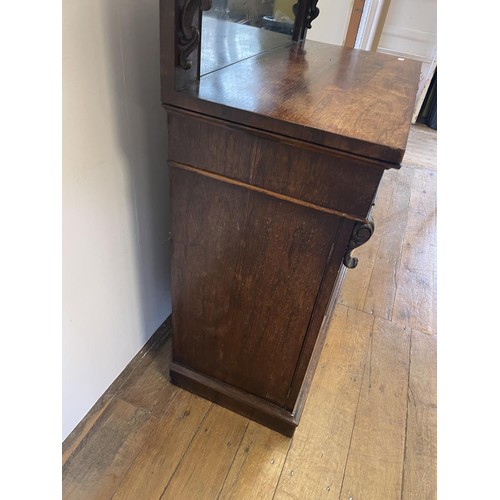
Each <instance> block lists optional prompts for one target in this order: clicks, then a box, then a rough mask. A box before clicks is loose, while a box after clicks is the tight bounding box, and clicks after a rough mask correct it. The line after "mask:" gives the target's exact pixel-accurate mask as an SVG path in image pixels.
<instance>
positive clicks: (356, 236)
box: [344, 219, 375, 269]
mask: <svg viewBox="0 0 500 500" xmlns="http://www.w3.org/2000/svg"><path fill="white" fill-rule="evenodd" d="M374 230H375V225H374V224H373V220H371V219H370V220H366V221H364V222H356V225H355V226H354V229H353V230H352V234H351V239H350V241H349V244H348V245H347V252H346V253H345V255H344V266H346V267H348V268H349V269H354V268H355V267H356V266H357V265H358V259H357V258H356V257H351V252H352V251H353V250H354V249H355V248H358V247H360V246H361V245H364V244H365V243H366V242H367V241H368V240H369V239H370V238H371V236H372V234H373V231H374Z"/></svg>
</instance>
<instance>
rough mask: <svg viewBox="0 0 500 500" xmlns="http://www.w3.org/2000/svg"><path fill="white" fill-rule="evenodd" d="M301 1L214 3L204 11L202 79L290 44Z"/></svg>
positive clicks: (217, 0)
mask: <svg viewBox="0 0 500 500" xmlns="http://www.w3.org/2000/svg"><path fill="white" fill-rule="evenodd" d="M297 4H298V0H212V8H211V9H210V10H207V11H204V12H203V19H202V32H201V33H202V38H201V69H200V74H201V75H202V76H203V75H205V74H207V73H211V72H212V71H215V70H217V69H220V68H223V67H225V66H228V65H230V64H233V63H235V62H237V61H239V60H242V59H246V58H248V57H252V56H254V55H256V54H258V53H260V52H264V51H266V50H271V49H273V48H276V47H280V46H282V45H285V44H287V43H289V42H290V40H291V38H292V32H293V24H294V22H295V12H296V10H297Z"/></svg>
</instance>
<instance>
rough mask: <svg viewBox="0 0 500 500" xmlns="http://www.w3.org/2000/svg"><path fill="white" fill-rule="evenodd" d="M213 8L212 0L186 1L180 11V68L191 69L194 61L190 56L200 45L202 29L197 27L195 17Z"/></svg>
mask: <svg viewBox="0 0 500 500" xmlns="http://www.w3.org/2000/svg"><path fill="white" fill-rule="evenodd" d="M211 8H212V0H185V2H184V5H181V9H180V27H179V35H178V40H179V66H180V67H181V68H182V69H190V68H191V66H192V61H191V60H190V59H189V56H190V54H191V53H192V52H193V50H195V49H196V48H197V47H198V44H199V43H200V29H199V28H198V26H195V16H196V14H197V13H198V12H200V10H209V9H211Z"/></svg>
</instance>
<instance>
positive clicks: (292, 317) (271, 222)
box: [171, 168, 340, 406]
mask: <svg viewBox="0 0 500 500" xmlns="http://www.w3.org/2000/svg"><path fill="white" fill-rule="evenodd" d="M171 176H172V177H171V188H172V234H173V241H172V270H173V293H174V296H173V310H174V315H173V323H174V331H175V332H176V333H175V334H174V359H175V361H176V362H178V363H180V364H183V365H185V366H187V367H189V368H191V369H194V370H196V371H198V372H201V373H203V374H205V375H208V376H210V377H212V378H214V379H216V380H220V381H222V382H225V383H227V384H230V385H233V386H235V387H237V388H240V389H243V390H246V391H248V392H249V393H251V394H254V395H257V396H260V397H262V398H263V399H266V400H268V401H271V402H274V403H276V404H278V405H280V406H283V405H284V404H285V400H286V398H287V393H288V389H289V386H290V381H291V380H292V377H293V374H294V372H295V366H296V364H297V361H298V358H299V355H300V352H301V348H302V344H303V340H304V336H305V334H306V331H307V327H308V323H309V319H310V317H311V314H312V311H313V307H314V303H315V299H316V295H317V293H318V290H319V288H320V285H321V281H322V278H323V274H324V271H325V268H326V266H327V259H328V256H329V253H330V249H331V246H332V243H333V241H334V239H335V234H336V231H337V227H338V224H339V220H340V219H339V218H337V217H335V216H332V215H329V214H324V213H321V212H314V211H312V210H308V209H306V208H303V207H301V206H297V205H294V204H292V203H286V202H282V201H279V200H275V199H273V198H271V197H267V196H265V195H262V194H260V193H255V192H252V191H248V190H246V189H243V188H240V187H237V186H233V185H231V184H227V183H223V182H219V181H216V180H212V179H209V178H206V177H204V176H200V175H198V174H196V173H194V172H187V171H184V170H181V169H177V168H172V169H171ZM325 307H326V304H325ZM229 311H231V314H228V312H229ZM278 311H279V314H278ZM268 332H272V345H270V344H269V341H268V338H267V336H268V335H269V333H268ZM257 366H258V367H259V369H258V370H256V369H255V367H257Z"/></svg>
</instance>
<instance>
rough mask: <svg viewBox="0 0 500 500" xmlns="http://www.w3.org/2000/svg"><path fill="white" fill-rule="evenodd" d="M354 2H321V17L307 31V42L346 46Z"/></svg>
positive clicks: (346, 0)
mask: <svg viewBox="0 0 500 500" xmlns="http://www.w3.org/2000/svg"><path fill="white" fill-rule="evenodd" d="M352 4H353V0H335V1H333V0H319V2H318V8H319V11H320V13H319V16H318V17H317V18H316V19H315V20H314V21H313V22H312V28H311V29H310V30H308V31H307V40H315V41H316V42H323V43H331V44H333V45H344V40H345V37H346V34H347V27H348V25H349V19H350V17H351V11H352Z"/></svg>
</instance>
